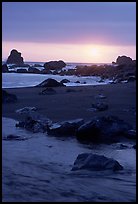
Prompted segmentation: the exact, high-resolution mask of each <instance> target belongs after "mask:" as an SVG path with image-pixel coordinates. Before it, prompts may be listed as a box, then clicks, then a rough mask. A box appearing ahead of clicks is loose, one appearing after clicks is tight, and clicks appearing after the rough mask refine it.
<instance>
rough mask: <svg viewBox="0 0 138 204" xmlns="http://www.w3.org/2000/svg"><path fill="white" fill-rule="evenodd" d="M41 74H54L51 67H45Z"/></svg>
mask: <svg viewBox="0 0 138 204" xmlns="http://www.w3.org/2000/svg"><path fill="white" fill-rule="evenodd" d="M40 73H41V74H52V71H50V70H49V69H43V70H41V71H40Z"/></svg>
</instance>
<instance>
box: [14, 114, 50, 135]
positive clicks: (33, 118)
mask: <svg viewBox="0 0 138 204" xmlns="http://www.w3.org/2000/svg"><path fill="white" fill-rule="evenodd" d="M51 125H52V121H51V120H50V119H48V118H46V117H44V116H42V115H39V114H38V113H36V112H34V111H32V112H28V113H24V114H22V120H21V121H20V122H19V123H17V124H16V127H21V128H25V129H26V130H28V131H31V132H33V133H38V132H42V133H44V132H46V131H47V129H48V127H49V126H51Z"/></svg>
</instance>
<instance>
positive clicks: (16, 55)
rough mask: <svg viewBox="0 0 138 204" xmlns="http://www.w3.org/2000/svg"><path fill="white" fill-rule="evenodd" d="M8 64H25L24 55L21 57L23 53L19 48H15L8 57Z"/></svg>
mask: <svg viewBox="0 0 138 204" xmlns="http://www.w3.org/2000/svg"><path fill="white" fill-rule="evenodd" d="M6 63H7V64H17V65H23V64H24V61H23V57H21V53H20V52H18V51H17V50H15V49H13V50H12V51H11V53H10V55H9V57H8V59H7V62H6Z"/></svg>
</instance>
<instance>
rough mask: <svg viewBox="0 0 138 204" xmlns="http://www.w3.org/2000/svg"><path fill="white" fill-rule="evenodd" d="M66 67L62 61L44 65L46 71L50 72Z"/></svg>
mask: <svg viewBox="0 0 138 204" xmlns="http://www.w3.org/2000/svg"><path fill="white" fill-rule="evenodd" d="M65 66H66V63H65V62H63V61H62V60H59V61H50V62H46V63H45V64H44V68H45V69H50V70H56V69H62V68H63V67H65Z"/></svg>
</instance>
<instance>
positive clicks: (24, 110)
mask: <svg viewBox="0 0 138 204" xmlns="http://www.w3.org/2000/svg"><path fill="white" fill-rule="evenodd" d="M36 110H37V108H36V107H24V108H20V109H18V110H16V113H19V114H29V113H30V112H32V111H36Z"/></svg>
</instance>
